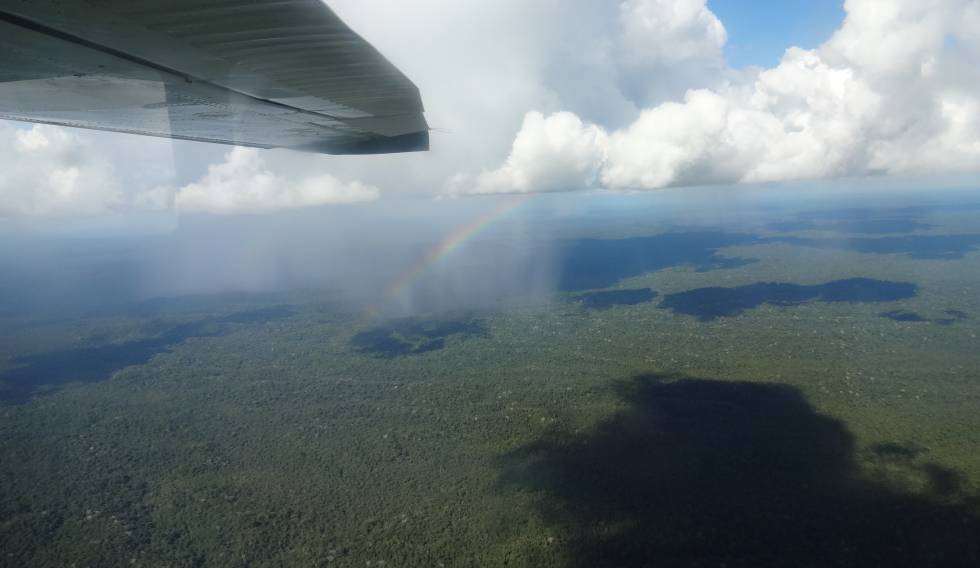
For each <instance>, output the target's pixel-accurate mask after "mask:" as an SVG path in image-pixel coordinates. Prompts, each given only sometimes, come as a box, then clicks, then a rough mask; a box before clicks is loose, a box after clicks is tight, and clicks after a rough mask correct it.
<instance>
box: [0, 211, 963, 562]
mask: <svg viewBox="0 0 980 568" xmlns="http://www.w3.org/2000/svg"><path fill="white" fill-rule="evenodd" d="M801 215H803V217H801V219H803V220H794V219H796V218H795V217H793V216H792V215H788V214H787V213H786V212H784V211H780V212H778V213H775V214H773V215H772V218H768V217H767V218H764V219H761V220H757V221H754V224H752V225H746V226H742V227H739V228H728V227H724V228H710V229H709V228H705V227H692V226H677V227H669V226H664V225H663V224H653V225H651V224H644V223H643V222H642V216H640V215H639V214H638V216H637V217H636V218H635V219H634V220H633V222H630V223H620V224H617V225H612V224H608V225H603V224H601V223H598V224H596V225H595V226H589V227H588V228H585V229H582V233H583V234H582V235H581V236H580V237H575V238H572V237H568V236H567V234H563V235H562V237H561V238H562V239H565V244H563V245H562V247H564V248H561V249H560V251H559V252H558V253H556V254H557V258H558V264H559V266H560V269H559V272H558V274H557V275H556V282H557V286H556V289H555V291H554V293H553V294H552V295H551V296H550V297H548V298H546V299H544V300H541V301H537V300H536V301H528V302H501V304H500V305H499V306H497V307H486V306H485V305H483V306H477V307H466V306H461V307H454V308H452V309H446V310H436V311H419V312H416V313H406V314H397V315H391V316H388V315H379V314H377V313H374V314H372V312H371V311H370V310H369V306H368V304H367V303H359V302H357V301H353V300H351V299H350V297H349V296H347V295H345V294H343V293H342V292H340V291H333V290H329V289H327V290H324V289H305V290H291V291H279V292H267V293H262V294H258V293H256V294H248V293H234V294H232V293H227V294H211V295H197V296H185V297H176V298H171V299H165V300H154V301H144V302H137V303H132V304H128V305H127V306H126V307H124V308H114V309H102V310H98V311H92V312H86V313H79V314H76V315H65V316H62V317H57V316H53V315H51V314H47V313H37V314H35V313H17V312H11V313H7V314H5V315H4V316H3V319H2V321H0V383H2V385H0V402H2V404H0V484H2V492H0V551H2V553H0V554H2V556H0V564H2V565H4V566H11V567H14V566H28V565H35V566H118V565H136V566H204V565H209V566H210V565H216V566H281V565H295V566H503V565H509V566H600V565H610V566H633V565H657V566H692V565H696V566H718V565H727V566H746V567H748V566H757V565H760V564H773V563H776V564H780V563H782V564H784V565H787V566H830V565H862V566H872V565H880V566H896V565H908V566H930V565H970V564H971V563H972V562H973V561H976V560H977V559H980V539H977V538H976V535H978V534H980V452H977V448H978V447H980V412H977V410H978V408H980V406H978V405H980V352H978V349H977V346H978V345H980V343H978V338H977V335H978V333H980V294H978V293H977V291H978V289H977V281H978V276H980V235H978V234H976V233H975V231H976V227H977V224H976V223H977V220H978V217H977V215H978V212H977V211H976V210H970V209H961V208H950V209H942V208H937V209H935V210H929V211H925V212H918V211H916V212H908V211H902V212H900V214H899V213H896V212H895V211H890V210H882V211H878V210H874V211H870V212H867V211H865V212H863V213H862V212H859V213H857V214H848V213H847V212H834V211H816V212H814V213H813V214H806V212H803V213H801ZM777 222H778V223H777ZM779 223H782V224H779ZM488 238H489V237H488ZM637 251H641V252H637ZM642 251H653V252H651V253H650V254H649V255H648V254H647V252H642ZM668 251H669V252H668ZM464 254H465V251H464ZM593 254H594V255H595V258H593V257H592V256H590V255H593ZM562 255H566V256H562ZM645 255H646V256H645ZM565 258H567V259H575V260H574V262H572V261H570V260H569V261H567V262H566V261H565V260H563V259H565ZM562 267H569V268H567V270H566V269H565V268H562Z"/></svg>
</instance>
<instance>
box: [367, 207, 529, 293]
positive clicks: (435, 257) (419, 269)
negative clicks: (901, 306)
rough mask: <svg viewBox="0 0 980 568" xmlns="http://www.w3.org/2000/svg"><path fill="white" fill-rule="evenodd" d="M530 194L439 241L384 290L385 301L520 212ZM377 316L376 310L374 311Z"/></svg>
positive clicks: (471, 222) (486, 214) (467, 224)
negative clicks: (512, 214)
mask: <svg viewBox="0 0 980 568" xmlns="http://www.w3.org/2000/svg"><path fill="white" fill-rule="evenodd" d="M530 197H531V194H519V195H514V196H511V197H509V198H507V199H505V200H504V201H503V202H502V203H501V204H500V205H498V206H497V207H494V208H493V209H491V210H490V211H487V212H486V213H484V214H482V215H480V216H479V217H477V218H475V219H473V220H472V221H470V222H469V223H466V224H465V225H461V226H460V227H458V228H456V230H454V231H453V232H452V233H450V234H449V235H447V236H446V237H445V238H444V239H442V240H441V241H439V244H437V245H436V246H435V247H433V248H432V250H430V251H429V252H427V253H425V254H424V255H422V256H421V257H420V258H419V260H418V261H417V262H415V263H414V264H412V266H410V267H409V268H408V269H407V270H405V271H404V272H402V273H401V274H399V275H398V277H397V278H395V279H394V280H393V281H392V282H391V284H389V285H388V287H387V288H386V289H385V294H384V301H385V302H387V301H390V300H392V299H394V298H397V297H398V296H400V295H401V294H402V293H403V292H404V291H405V290H407V289H408V288H409V287H410V286H411V285H412V283H414V282H415V281H416V280H418V279H419V277H420V276H422V274H424V273H425V272H426V271H427V270H428V269H429V268H430V267H432V266H434V265H436V264H439V263H440V262H443V261H445V260H446V259H447V258H449V257H451V256H452V255H453V253H455V252H456V251H458V250H459V249H460V247H461V246H462V245H463V244H464V243H466V242H467V241H469V240H470V239H472V238H473V237H475V236H477V235H479V234H480V233H482V232H483V231H484V230H486V229H487V228H488V227H490V226H491V225H493V224H494V222H496V221H497V220H499V219H502V218H503V217H504V216H506V215H507V214H508V213H510V212H511V211H513V210H515V209H517V208H518V207H519V206H521V205H522V204H523V203H524V202H526V201H528V200H529V199H530ZM371 311H372V312H376V311H377V310H376V309H375V310H371Z"/></svg>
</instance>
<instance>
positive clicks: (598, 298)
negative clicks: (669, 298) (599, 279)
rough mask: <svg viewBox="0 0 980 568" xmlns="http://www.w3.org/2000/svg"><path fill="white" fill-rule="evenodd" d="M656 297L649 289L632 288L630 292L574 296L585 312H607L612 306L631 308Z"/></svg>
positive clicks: (617, 291)
mask: <svg viewBox="0 0 980 568" xmlns="http://www.w3.org/2000/svg"><path fill="white" fill-rule="evenodd" d="M656 297H657V293H656V292H654V291H653V290H651V289H650V288H634V289H630V290H607V291H602V292H586V293H585V294H581V295H579V296H576V298H575V300H577V301H578V302H579V303H581V304H582V307H583V308H585V309H587V310H608V309H609V308H611V307H613V306H633V305H636V304H642V303H645V302H649V301H650V300H653V299H654V298H656Z"/></svg>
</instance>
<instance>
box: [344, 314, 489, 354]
mask: <svg viewBox="0 0 980 568" xmlns="http://www.w3.org/2000/svg"><path fill="white" fill-rule="evenodd" d="M487 333H488V330H487V327H486V324H484V323H483V322H482V321H480V320H478V319H472V318H471V319H463V320H443V319H422V318H415V317H410V318H400V319H395V320H391V321H388V322H386V323H384V324H381V325H377V326H375V327H372V328H371V329H368V330H365V331H362V332H360V333H358V334H356V335H354V337H353V338H351V347H353V349H354V351H358V352H361V353H368V354H371V355H375V356H378V357H398V356H401V355H417V354H419V353H426V352H429V351H437V350H439V349H442V348H443V347H445V346H446V339H448V338H450V337H453V336H457V337H459V338H461V339H465V338H469V337H485V336H486V335H487Z"/></svg>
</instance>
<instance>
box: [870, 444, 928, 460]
mask: <svg viewBox="0 0 980 568" xmlns="http://www.w3.org/2000/svg"><path fill="white" fill-rule="evenodd" d="M868 451H869V452H870V453H871V455H872V456H873V457H874V458H876V459H881V460H886V461H894V460H899V461H902V460H913V459H915V458H917V457H919V456H921V455H922V454H924V453H926V452H927V451H928V450H927V449H926V448H924V447H922V446H920V445H918V444H914V443H912V442H894V441H892V442H878V443H877V444H872V445H871V446H869V447H868Z"/></svg>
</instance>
